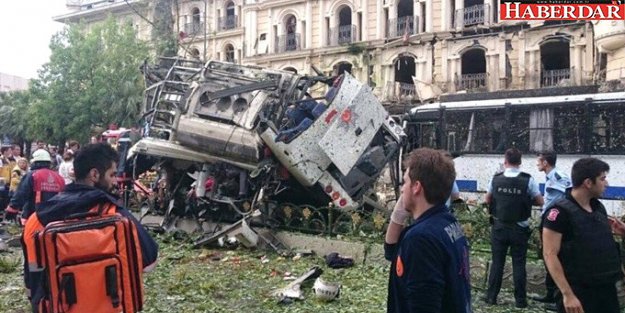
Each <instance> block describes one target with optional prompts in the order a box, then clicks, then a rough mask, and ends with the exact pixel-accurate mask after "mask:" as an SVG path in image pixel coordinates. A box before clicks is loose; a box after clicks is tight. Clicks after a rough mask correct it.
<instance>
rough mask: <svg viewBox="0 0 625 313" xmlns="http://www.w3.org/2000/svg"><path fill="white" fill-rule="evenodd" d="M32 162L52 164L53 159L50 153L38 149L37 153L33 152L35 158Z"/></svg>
mask: <svg viewBox="0 0 625 313" xmlns="http://www.w3.org/2000/svg"><path fill="white" fill-rule="evenodd" d="M30 162H31V163H32V162H52V158H50V153H48V151H46V150H43V149H38V150H37V151H35V152H33V158H32V159H31V160H30Z"/></svg>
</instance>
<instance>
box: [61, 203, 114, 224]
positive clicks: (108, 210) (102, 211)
mask: <svg viewBox="0 0 625 313" xmlns="http://www.w3.org/2000/svg"><path fill="white" fill-rule="evenodd" d="M116 209H117V206H116V205H115V204H114V203H111V202H102V203H98V204H96V205H94V206H93V207H91V209H89V211H87V212H80V213H74V214H70V215H68V216H67V217H66V218H65V220H73V219H85V218H88V217H96V216H104V215H113V214H115V211H116Z"/></svg>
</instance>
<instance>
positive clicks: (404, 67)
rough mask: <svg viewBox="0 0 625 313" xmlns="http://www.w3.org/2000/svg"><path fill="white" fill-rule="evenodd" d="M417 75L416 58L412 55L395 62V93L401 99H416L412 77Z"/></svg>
mask: <svg viewBox="0 0 625 313" xmlns="http://www.w3.org/2000/svg"><path fill="white" fill-rule="evenodd" d="M415 75H416V65H415V58H414V57H413V56H411V55H403V56H400V57H399V58H397V60H396V61H395V82H394V83H393V91H394V93H395V96H396V97H397V98H399V99H405V98H408V97H410V99H414V95H415V84H414V81H413V80H412V77H413V76H415Z"/></svg>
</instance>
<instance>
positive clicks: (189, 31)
mask: <svg viewBox="0 0 625 313" xmlns="http://www.w3.org/2000/svg"><path fill="white" fill-rule="evenodd" d="M184 33H185V34H186V35H187V36H198V35H203V34H204V23H203V22H202V23H199V22H191V23H186V24H184Z"/></svg>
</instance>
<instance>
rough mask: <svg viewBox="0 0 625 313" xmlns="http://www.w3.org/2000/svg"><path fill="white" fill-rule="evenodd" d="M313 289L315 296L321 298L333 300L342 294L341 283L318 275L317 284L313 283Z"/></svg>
mask: <svg viewBox="0 0 625 313" xmlns="http://www.w3.org/2000/svg"><path fill="white" fill-rule="evenodd" d="M313 291H314V292H315V296H316V297H317V299H319V300H323V301H332V300H334V299H338V297H339V296H340V294H341V285H340V284H338V283H329V282H326V281H324V280H323V279H321V277H317V279H316V280H315V284H314V285H313Z"/></svg>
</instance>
